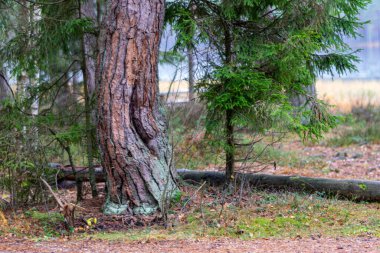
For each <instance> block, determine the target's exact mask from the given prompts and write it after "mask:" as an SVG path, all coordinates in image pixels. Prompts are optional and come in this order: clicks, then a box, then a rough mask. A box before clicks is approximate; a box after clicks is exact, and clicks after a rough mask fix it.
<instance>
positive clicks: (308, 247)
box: [0, 237, 380, 253]
mask: <svg viewBox="0 0 380 253" xmlns="http://www.w3.org/2000/svg"><path fill="white" fill-rule="evenodd" d="M379 251H380V239H378V238H376V239H375V238H370V237H362V238H320V239H310V238H307V239H295V240H290V239H255V240H250V241H247V240H244V241H243V240H238V239H228V238H226V239H213V240H210V239H201V240H198V239H197V240H160V241H149V242H133V243H130V242H123V241H107V242H104V241H99V240H97V241H94V240H91V239H87V240H71V241H68V240H49V241H42V242H31V241H26V240H22V239H21V240H20V239H18V240H2V241H1V242H0V252H31V253H32V252H33V253H34V252H35V253H45V252H46V253H51V252H67V253H71V252H92V253H93V252H104V253H105V252H152V253H159V252H176V253H182V252H188V253H198V252H226V253H227V252H228V253H232V252H236V253H242V252H255V253H259V252H263V253H268V252H284V253H287V252H289V253H290V252H291V253H298V252H302V253H306V252H313V253H317V252H319V253H325V252H329V253H330V252H340V253H343V252H361V253H366V252H379Z"/></svg>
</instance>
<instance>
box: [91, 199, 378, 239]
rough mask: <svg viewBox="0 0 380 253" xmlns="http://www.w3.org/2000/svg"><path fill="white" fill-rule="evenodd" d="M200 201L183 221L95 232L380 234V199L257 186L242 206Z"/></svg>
mask: <svg viewBox="0 0 380 253" xmlns="http://www.w3.org/2000/svg"><path fill="white" fill-rule="evenodd" d="M197 205H198V204H194V207H193V209H192V210H191V211H190V212H188V213H186V214H185V217H184V218H182V219H181V221H179V222H178V221H177V222H176V221H175V219H174V220H173V222H174V224H175V226H174V227H173V228H171V229H163V228H161V227H152V228H150V229H138V230H129V231H125V232H113V233H97V234H94V235H91V236H92V237H94V238H97V239H103V240H123V241H136V240H137V241H146V240H175V239H186V238H187V239H188V238H203V237H211V238H218V237H229V238H240V239H252V238H294V237H298V236H301V237H308V236H312V235H322V236H325V237H338V236H362V235H371V236H375V237H380V213H379V211H378V210H379V208H380V204H379V203H365V202H363V203H355V202H350V201H343V200H337V199H325V198H322V197H320V196H318V195H307V194H298V193H268V192H254V193H253V195H252V197H251V198H250V199H249V200H248V201H247V202H245V205H244V206H243V207H241V206H239V205H238V204H237V203H235V202H231V203H228V204H227V205H226V206H225V208H224V210H223V211H222V212H221V211H220V210H221V206H220V205H219V204H218V203H217V201H213V202H206V203H203V206H202V208H200V206H197ZM201 210H202V211H201ZM177 214H178V213H177ZM202 217H203V218H202Z"/></svg>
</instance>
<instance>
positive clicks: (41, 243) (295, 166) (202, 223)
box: [0, 141, 380, 253]
mask: <svg viewBox="0 0 380 253" xmlns="http://www.w3.org/2000/svg"><path fill="white" fill-rule="evenodd" d="M277 148H278V150H279V151H278V153H276V154H275V156H276V157H282V158H281V159H282V160H281V162H279V165H278V166H276V168H274V167H270V168H267V169H265V170H263V172H264V173H274V174H286V175H302V176H310V177H325V178H337V179H339V178H355V179H369V180H380V145H377V144H372V145H369V144H366V145H351V146H346V147H332V146H326V145H306V146H304V145H303V144H302V143H301V142H300V141H288V142H286V143H284V144H281V145H279V146H277ZM276 152H277V151H276ZM204 169H207V170H220V169H221V167H218V166H213V165H208V166H207V167H206V168H204ZM247 170H248V171H250V170H249V168H248V169H247ZM252 171H254V168H252ZM100 186H101V185H100ZM89 192H90V191H89V189H87V195H86V199H85V200H84V201H83V202H81V203H80V205H81V206H83V207H84V208H85V209H86V211H78V212H77V214H76V228H75V230H74V231H72V233H68V232H67V231H66V229H65V227H64V225H63V219H62V216H61V215H60V214H59V213H58V208H57V207H56V206H55V205H54V203H50V204H46V205H43V206H39V207H35V208H32V209H29V210H27V211H25V210H19V211H13V212H8V213H6V217H7V220H6V223H5V222H3V224H2V221H1V217H0V252H155V253H158V252H285V253H286V252H321V253H323V252H380V203H368V202H353V201H349V200H339V199H337V198H325V197H324V196H323V194H322V195H321V194H320V193H317V194H306V193H296V192H286V191H281V192H273V191H257V190H247V191H244V192H239V191H238V192H236V193H235V194H232V195H228V196H227V195H223V194H221V193H220V190H219V189H215V188H211V187H210V188H205V187H203V188H202V187H199V186H189V185H188V186H185V187H183V188H182V195H181V196H179V197H178V198H177V199H176V200H175V201H174V202H173V206H172V209H171V210H170V212H169V215H168V221H166V222H165V221H163V219H162V217H159V216H154V217H138V218H135V217H126V216H105V215H103V214H102V213H101V206H102V203H103V201H104V195H103V194H101V196H100V197H99V198H97V199H91V197H90V194H89ZM60 194H61V196H62V197H63V198H65V199H66V200H68V201H73V200H74V199H75V189H67V190H61V191H60ZM91 218H97V222H96V224H90V225H89V224H86V221H88V220H89V219H91ZM92 223H94V222H93V221H92Z"/></svg>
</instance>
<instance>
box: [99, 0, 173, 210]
mask: <svg viewBox="0 0 380 253" xmlns="http://www.w3.org/2000/svg"><path fill="white" fill-rule="evenodd" d="M148 13H149V15H147V14H148ZM163 14H164V1H163V0H151V1H149V0H141V1H127V0H119V1H116V0H112V1H109V2H108V3H107V11H106V14H105V21H104V23H103V26H102V31H101V35H100V36H101V37H100V40H99V41H100V43H99V47H100V48H99V52H100V54H99V66H98V74H97V76H98V81H99V83H98V85H99V97H98V125H97V129H98V139H99V145H100V149H101V152H102V163H103V166H104V168H105V170H106V172H107V177H108V200H107V202H106V205H105V209H104V210H105V212H106V211H107V212H108V213H120V212H133V213H136V214H137V213H139V214H141V213H144V214H147V213H150V212H154V211H156V210H157V209H159V208H161V207H162V205H163V204H162V203H163V202H162V199H163V198H164V195H165V194H166V193H165V189H167V190H168V191H175V190H176V188H177V187H176V183H175V179H174V176H173V173H172V172H171V170H170V167H171V160H172V159H171V151H170V146H169V141H168V133H167V126H166V123H165V117H164V115H163V114H162V110H161V109H160V104H159V99H158V94H159V93H158V76H157V72H158V67H157V64H158V52H159V51H158V50H159V43H160V36H161V29H162V25H163ZM168 175H169V176H168Z"/></svg>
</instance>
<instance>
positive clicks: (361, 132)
mask: <svg viewBox="0 0 380 253" xmlns="http://www.w3.org/2000/svg"><path fill="white" fill-rule="evenodd" d="M379 124H380V109H379V108H378V107H377V106H374V105H373V104H366V105H357V106H355V107H354V108H353V109H352V112H351V114H349V115H346V116H345V118H344V120H342V121H341V122H340V125H339V127H338V128H337V129H336V130H335V131H333V133H332V134H333V136H332V137H331V138H329V139H327V144H328V145H333V146H348V145H352V144H367V143H380V129H379V127H378V126H379Z"/></svg>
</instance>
